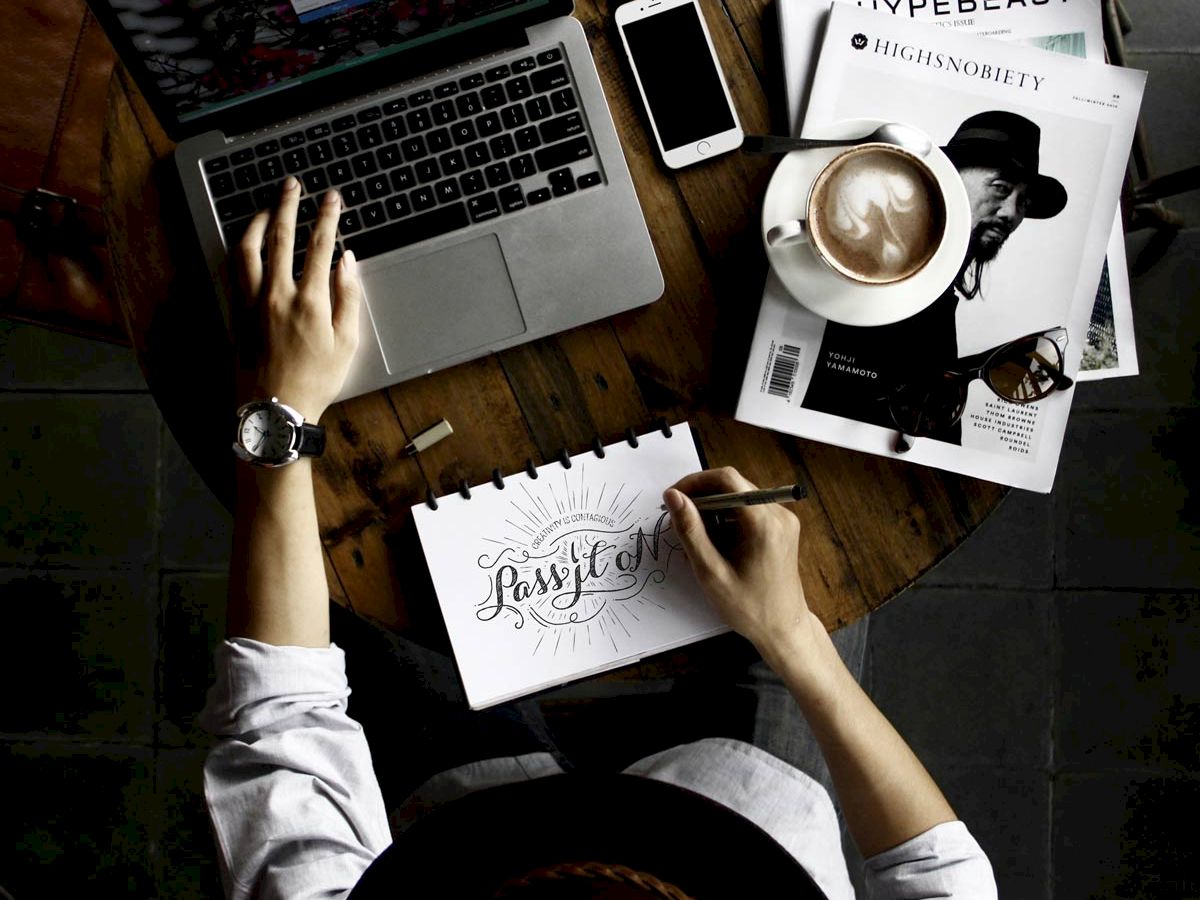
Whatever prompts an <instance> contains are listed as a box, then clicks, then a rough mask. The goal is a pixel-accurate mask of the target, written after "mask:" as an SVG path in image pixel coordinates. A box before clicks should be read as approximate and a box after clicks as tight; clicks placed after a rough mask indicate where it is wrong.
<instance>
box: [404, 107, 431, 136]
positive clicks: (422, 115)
mask: <svg viewBox="0 0 1200 900" xmlns="http://www.w3.org/2000/svg"><path fill="white" fill-rule="evenodd" d="M404 121H405V122H407V123H408V130H409V131H410V132H417V131H424V130H425V129H427V128H430V127H432V126H433V117H432V116H431V115H429V110H428V109H414V110H413V111H412V112H410V113H408V114H407V115H406V116H405V117H404Z"/></svg>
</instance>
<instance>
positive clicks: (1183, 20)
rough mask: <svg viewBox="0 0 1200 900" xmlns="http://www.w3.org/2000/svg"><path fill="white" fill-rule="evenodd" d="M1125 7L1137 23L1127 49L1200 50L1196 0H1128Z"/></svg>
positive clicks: (1130, 33)
mask: <svg viewBox="0 0 1200 900" xmlns="http://www.w3.org/2000/svg"><path fill="white" fill-rule="evenodd" d="M1124 6H1125V11H1126V12H1127V13H1128V14H1129V18H1130V20H1131V21H1132V23H1133V28H1132V29H1131V30H1130V32H1129V34H1127V35H1125V47H1126V49H1127V50H1176V51H1190V52H1192V53H1195V52H1197V51H1198V50H1200V19H1198V18H1197V16H1196V0H1125V3H1124Z"/></svg>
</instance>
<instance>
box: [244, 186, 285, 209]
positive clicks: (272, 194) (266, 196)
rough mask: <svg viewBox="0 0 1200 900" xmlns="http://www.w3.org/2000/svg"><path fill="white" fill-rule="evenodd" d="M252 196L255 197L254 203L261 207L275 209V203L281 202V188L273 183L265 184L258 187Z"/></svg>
mask: <svg viewBox="0 0 1200 900" xmlns="http://www.w3.org/2000/svg"><path fill="white" fill-rule="evenodd" d="M251 196H252V197H253V198H254V205H255V206H256V207H258V208H259V209H274V208H275V204H277V203H278V202H279V188H277V187H275V185H273V184H264V185H261V186H259V187H256V188H255V189H254V190H253V191H252V192H251Z"/></svg>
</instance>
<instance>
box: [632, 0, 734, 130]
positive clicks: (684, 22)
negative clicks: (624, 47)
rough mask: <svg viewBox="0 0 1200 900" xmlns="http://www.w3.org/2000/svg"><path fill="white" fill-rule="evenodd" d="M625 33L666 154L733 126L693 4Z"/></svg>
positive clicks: (634, 24)
mask: <svg viewBox="0 0 1200 900" xmlns="http://www.w3.org/2000/svg"><path fill="white" fill-rule="evenodd" d="M624 32H625V40H626V42H627V43H628V45H629V53H630V56H631V57H632V59H633V67H634V68H635V69H636V70H637V74H638V78H639V79H640V80H641V82H642V90H643V92H644V93H645V95H646V103H647V105H648V106H649V107H650V117H651V118H652V119H654V124H655V126H656V127H657V128H658V136H659V138H661V140H662V144H663V149H664V150H673V149H675V148H676V147H682V146H683V145H685V144H694V143H695V142H697V141H699V140H702V139H704V138H707V137H712V136H713V135H714V134H720V133H721V132H723V131H728V130H729V129H731V128H733V127H734V120H733V112H732V111H731V110H730V109H729V104H728V102H726V100H725V91H724V90H723V88H722V86H721V76H720V74H719V73H718V72H717V63H716V60H715V59H714V58H713V55H712V53H711V52H710V51H709V49H708V42H707V41H706V40H705V39H704V31H703V29H702V27H701V25H700V19H699V10H698V9H697V7H696V5H695V4H694V3H687V4H684V5H683V6H677V7H675V8H674V9H669V10H667V11H666V12H661V13H657V14H656V15H652V16H648V17H647V18H645V19H639V20H638V21H636V22H630V23H629V24H627V25H625V26H624Z"/></svg>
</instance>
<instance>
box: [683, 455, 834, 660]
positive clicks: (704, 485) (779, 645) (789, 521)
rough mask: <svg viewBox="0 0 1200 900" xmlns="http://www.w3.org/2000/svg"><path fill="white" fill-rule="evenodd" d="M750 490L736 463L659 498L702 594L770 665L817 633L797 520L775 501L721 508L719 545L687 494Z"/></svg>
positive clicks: (688, 480) (688, 479)
mask: <svg viewBox="0 0 1200 900" xmlns="http://www.w3.org/2000/svg"><path fill="white" fill-rule="evenodd" d="M753 490H757V488H756V487H755V485H753V484H752V483H751V482H749V481H748V480H747V479H746V478H744V477H743V476H742V475H741V473H739V472H738V471H737V470H736V469H733V468H724V469H710V470H706V471H703V472H697V473H695V474H693V475H688V476H687V477H685V478H683V479H681V480H680V481H678V482H677V483H676V484H675V485H673V486H672V487H670V488H668V489H667V490H666V492H665V493H664V494H663V502H664V503H665V504H666V506H667V509H668V510H670V512H671V519H672V522H673V524H674V528H675V532H676V533H677V534H678V535H679V538H680V540H681V541H682V542H683V546H684V549H685V551H686V552H687V556H688V560H689V561H690V563H691V565H692V570H693V571H694V572H695V574H696V579H697V580H698V581H699V582H700V586H701V588H703V590H704V592H705V594H706V595H707V596H708V597H709V599H710V600H711V601H712V602H713V605H714V606H715V607H716V609H717V611H718V612H719V613H720V614H721V617H722V618H723V619H724V620H725V621H726V622H728V623H729V625H730V626H731V627H732V628H733V630H734V631H736V632H737V633H738V634H740V635H742V636H743V637H745V638H746V639H748V640H749V641H750V642H751V643H752V644H754V646H755V648H756V649H757V650H758V652H759V654H761V655H762V657H763V659H765V660H766V661H767V663H768V664H769V665H771V666H772V668H774V667H775V660H777V659H780V658H783V657H784V656H785V655H792V654H794V653H795V652H796V651H801V652H803V649H804V647H805V646H806V645H807V644H808V643H809V641H810V640H811V637H812V635H813V633H814V631H813V629H817V630H819V632H820V633H821V634H824V627H823V626H822V625H821V623H820V621H819V620H818V619H817V618H816V616H814V615H813V614H812V613H811V612H810V611H809V609H808V604H807V602H806V601H805V599H804V586H803V585H802V584H801V582H800V573H799V546H800V542H799V538H800V520H799V519H797V518H796V516H795V514H793V513H792V512H791V511H790V510H788V509H785V508H784V507H783V506H781V505H779V504H778V503H766V504H761V505H752V506H740V507H736V508H733V509H727V510H725V511H724V512H723V513H722V515H723V517H724V518H725V520H726V526H725V528H724V531H725V532H727V535H723V536H722V537H723V538H725V537H728V540H724V539H723V540H721V541H720V543H721V545H722V546H721V547H720V548H718V546H717V544H715V543H714V542H713V539H712V536H711V535H710V534H709V533H708V530H707V528H706V527H705V522H704V519H703V518H702V516H701V514H700V511H699V510H697V508H696V504H695V502H694V501H693V500H692V499H691V497H690V496H689V495H696V496H704V495H710V494H722V493H730V492H733V491H753Z"/></svg>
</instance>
